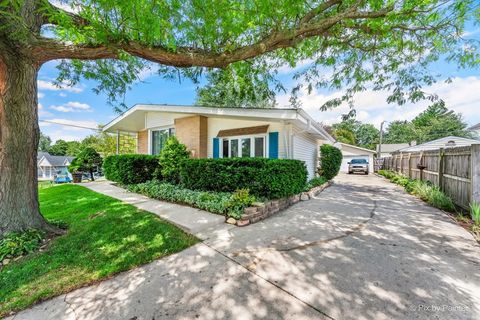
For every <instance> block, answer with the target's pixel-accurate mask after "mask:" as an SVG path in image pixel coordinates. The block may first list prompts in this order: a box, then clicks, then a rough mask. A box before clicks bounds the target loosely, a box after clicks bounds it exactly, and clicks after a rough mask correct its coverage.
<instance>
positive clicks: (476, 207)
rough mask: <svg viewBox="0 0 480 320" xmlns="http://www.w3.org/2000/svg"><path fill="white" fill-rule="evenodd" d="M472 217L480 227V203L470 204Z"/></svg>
mask: <svg viewBox="0 0 480 320" xmlns="http://www.w3.org/2000/svg"><path fill="white" fill-rule="evenodd" d="M470 215H471V216H472V220H473V222H474V223H475V224H476V225H479V226H480V204H479V203H475V202H474V203H470Z"/></svg>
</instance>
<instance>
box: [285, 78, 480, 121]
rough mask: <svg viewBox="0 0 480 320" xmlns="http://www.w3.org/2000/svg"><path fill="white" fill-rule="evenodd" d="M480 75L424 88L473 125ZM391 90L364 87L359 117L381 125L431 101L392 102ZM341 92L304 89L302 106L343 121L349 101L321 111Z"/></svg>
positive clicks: (357, 100) (357, 101)
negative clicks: (326, 92) (414, 102)
mask: <svg viewBox="0 0 480 320" xmlns="http://www.w3.org/2000/svg"><path fill="white" fill-rule="evenodd" d="M479 88H480V76H471V77H464V78H461V77H456V78H453V79H452V82H451V83H445V82H443V81H442V82H437V83H435V84H433V85H431V86H429V87H425V88H424V90H425V91H426V92H428V93H432V94H437V95H438V96H439V97H440V98H442V99H443V100H444V101H445V103H446V106H447V107H448V108H449V109H452V110H454V111H455V112H460V113H462V115H463V116H464V120H465V121H466V122H467V123H468V124H470V125H473V124H475V123H478V122H480V111H479V110H480V90H479ZM388 95H389V93H388V92H385V91H364V92H361V93H359V94H357V95H356V96H355V97H354V105H355V109H356V111H357V119H358V120H360V121H362V122H366V123H372V124H374V125H375V126H377V127H379V126H380V123H381V122H382V121H384V120H386V121H394V120H411V119H413V118H414V117H415V116H416V115H418V114H419V113H420V112H422V111H423V110H425V109H426V108H427V106H428V105H429V102H428V101H421V102H418V103H416V104H412V103H407V104H405V105H403V106H398V105H395V104H388V103H387V102H386V101H387V97H388ZM340 96H341V92H340V91H338V92H333V93H328V94H323V93H321V92H319V91H316V90H314V91H313V92H312V94H310V95H309V94H308V93H307V92H306V90H304V91H302V92H300V95H299V98H300V101H301V102H302V108H303V109H305V110H306V111H307V112H308V113H310V114H311V115H312V116H313V117H314V119H315V120H317V121H319V122H323V123H325V124H332V123H335V122H339V121H341V115H342V114H345V113H347V112H348V111H349V108H348V106H347V105H342V106H340V107H338V108H335V109H332V110H329V111H324V112H322V111H320V110H319V109H320V106H321V105H322V104H323V103H325V102H326V101H328V100H330V99H332V98H336V97H340ZM288 98H289V95H281V96H279V97H278V99H277V102H278V104H279V106H288V105H289V102H288Z"/></svg>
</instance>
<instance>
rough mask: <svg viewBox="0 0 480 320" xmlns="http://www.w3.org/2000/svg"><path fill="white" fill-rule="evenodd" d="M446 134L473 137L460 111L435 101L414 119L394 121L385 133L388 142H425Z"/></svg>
mask: <svg viewBox="0 0 480 320" xmlns="http://www.w3.org/2000/svg"><path fill="white" fill-rule="evenodd" d="M446 136H459V137H471V136H472V134H471V132H469V131H468V130H467V124H466V123H465V122H464V121H463V118H462V115H461V114H460V113H455V112H454V111H453V110H449V109H448V108H447V107H445V106H444V105H443V103H435V104H433V105H431V106H429V107H428V108H427V109H426V110H425V111H423V112H421V113H420V114H419V115H417V116H416V117H415V118H414V119H413V120H412V121H392V122H391V123H390V124H389V125H388V127H387V133H386V134H385V142H386V143H410V142H412V141H416V142H417V143H423V142H426V141H431V140H435V139H438V138H442V137H446Z"/></svg>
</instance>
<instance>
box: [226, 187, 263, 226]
mask: <svg viewBox="0 0 480 320" xmlns="http://www.w3.org/2000/svg"><path fill="white" fill-rule="evenodd" d="M255 200H256V199H255V197H254V196H252V195H250V192H249V190H248V189H239V190H237V191H235V192H234V193H233V194H232V195H231V196H230V200H228V202H227V211H228V213H229V214H228V215H229V216H230V217H233V218H235V219H239V218H240V217H241V216H242V213H243V209H245V208H247V207H249V206H251V205H252V203H254V202H255Z"/></svg>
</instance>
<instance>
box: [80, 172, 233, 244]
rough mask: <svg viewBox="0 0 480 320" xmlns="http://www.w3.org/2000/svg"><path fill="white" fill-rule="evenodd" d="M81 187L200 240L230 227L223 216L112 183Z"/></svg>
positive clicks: (105, 182) (98, 183) (104, 182)
mask: <svg viewBox="0 0 480 320" xmlns="http://www.w3.org/2000/svg"><path fill="white" fill-rule="evenodd" d="M80 185H81V186H84V187H87V188H89V189H91V190H93V191H95V192H98V193H101V194H104V195H107V196H110V197H112V198H115V199H118V200H121V201H123V202H126V203H129V204H132V205H134V206H136V207H137V208H139V209H142V210H146V211H150V212H153V213H155V214H156V215H158V216H159V217H161V218H163V219H165V220H167V221H170V222H171V223H173V224H175V225H177V226H178V227H180V228H182V229H183V230H185V231H187V232H189V233H191V234H194V235H197V236H199V237H200V239H205V238H206V237H208V235H210V232H209V231H210V230H215V229H218V228H219V227H220V228H222V227H227V226H228V225H225V226H223V225H224V224H225V217H223V216H221V215H216V214H211V213H209V212H206V211H203V210H200V209H195V208H192V207H189V206H182V205H178V204H174V203H169V202H165V201H158V200H154V199H150V198H148V197H145V196H143V195H139V194H136V193H131V192H128V191H126V190H125V189H122V188H119V187H116V186H114V185H113V184H112V183H111V182H110V181H101V182H87V183H81V184H80ZM229 227H232V226H229Z"/></svg>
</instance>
